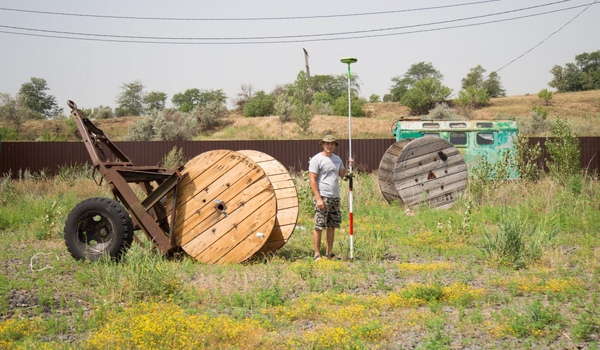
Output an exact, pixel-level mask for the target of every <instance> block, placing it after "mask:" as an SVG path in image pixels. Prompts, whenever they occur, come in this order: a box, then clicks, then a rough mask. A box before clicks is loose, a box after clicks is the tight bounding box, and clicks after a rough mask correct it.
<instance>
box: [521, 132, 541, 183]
mask: <svg viewBox="0 0 600 350" xmlns="http://www.w3.org/2000/svg"><path fill="white" fill-rule="evenodd" d="M527 140H528V139H527V137H525V136H523V135H519V136H518V137H517V138H516V140H515V147H516V149H517V167H518V171H519V175H520V176H521V178H522V179H524V180H528V181H537V180H539V178H540V168H539V167H538V161H539V160H540V158H541V156H542V148H541V147H540V144H539V142H538V143H537V144H536V145H535V146H533V147H531V146H530V145H529V142H528V141H527Z"/></svg>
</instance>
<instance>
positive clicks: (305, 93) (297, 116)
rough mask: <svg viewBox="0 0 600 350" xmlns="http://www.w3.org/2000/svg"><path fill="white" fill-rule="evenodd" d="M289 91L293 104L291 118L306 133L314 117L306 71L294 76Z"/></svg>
mask: <svg viewBox="0 0 600 350" xmlns="http://www.w3.org/2000/svg"><path fill="white" fill-rule="evenodd" d="M289 93H290V95H291V97H292V104H293V105H294V111H293V118H294V121H295V122H296V124H298V126H299V127H300V129H301V130H302V132H304V134H305V135H307V134H308V129H309V128H310V122H311V121H312V118H313V117H314V112H313V110H312V109H311V104H312V101H313V92H312V90H311V89H310V84H309V81H308V77H307V76H306V73H305V72H303V71H300V72H299V73H298V75H297V76H296V81H295V82H294V84H293V85H291V86H290V87H289Z"/></svg>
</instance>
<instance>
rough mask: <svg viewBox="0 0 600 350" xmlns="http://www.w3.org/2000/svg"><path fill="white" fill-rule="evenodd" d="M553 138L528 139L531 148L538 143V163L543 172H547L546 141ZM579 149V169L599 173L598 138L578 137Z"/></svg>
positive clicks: (599, 143)
mask: <svg viewBox="0 0 600 350" xmlns="http://www.w3.org/2000/svg"><path fill="white" fill-rule="evenodd" d="M553 139H554V138H552V137H549V138H545V137H530V138H529V139H528V143H529V145H531V146H535V145H536V144H538V143H539V145H540V148H541V150H542V156H541V159H540V161H539V164H538V165H539V166H541V167H544V170H545V171H548V168H547V167H546V160H547V159H548V158H549V157H550V156H549V155H548V151H547V149H546V140H553ZM579 149H580V150H581V158H580V163H581V168H582V169H587V171H588V172H591V173H593V172H599V171H600V160H599V159H598V157H599V156H600V137H580V138H579Z"/></svg>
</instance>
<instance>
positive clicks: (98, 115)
mask: <svg viewBox="0 0 600 350" xmlns="http://www.w3.org/2000/svg"><path fill="white" fill-rule="evenodd" d="M114 117H115V113H113V110H112V108H110V107H108V106H100V107H97V108H94V110H93V111H92V112H91V113H90V118H91V119H110V118H114Z"/></svg>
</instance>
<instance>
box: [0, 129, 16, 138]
mask: <svg viewBox="0 0 600 350" xmlns="http://www.w3.org/2000/svg"><path fill="white" fill-rule="evenodd" d="M2 140H4V141H17V140H19V133H17V130H15V129H13V128H9V127H5V126H3V127H0V141H2Z"/></svg>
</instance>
